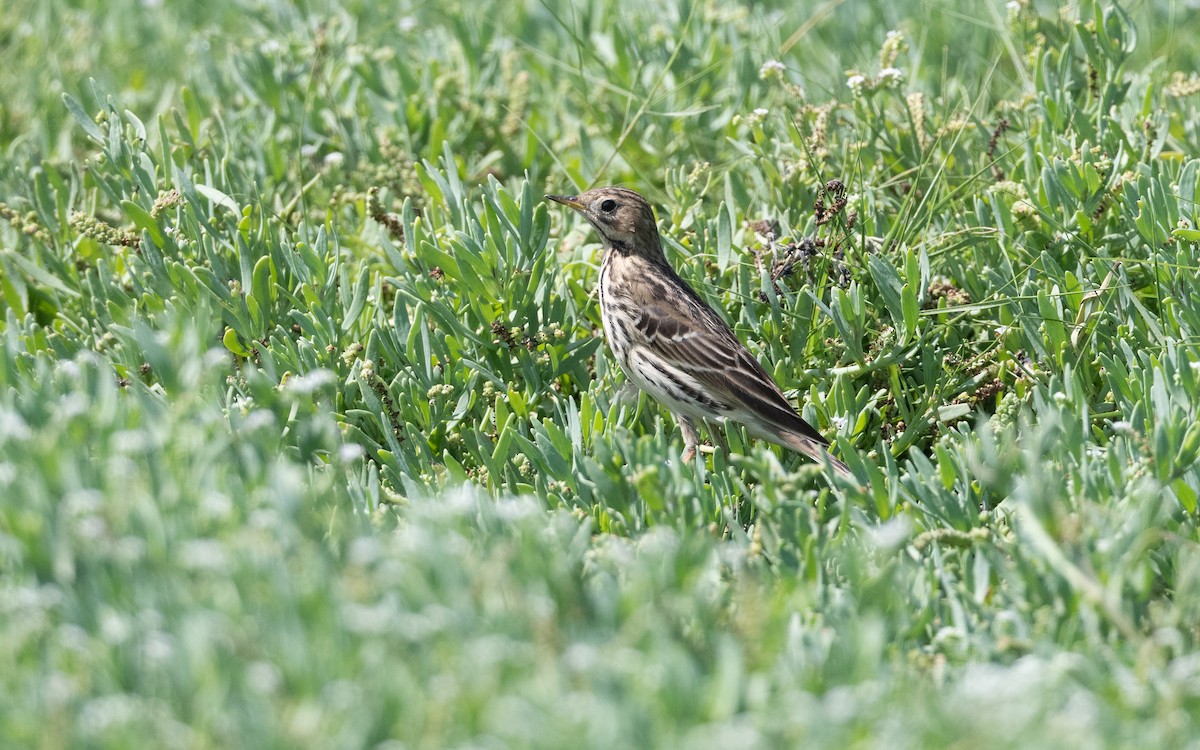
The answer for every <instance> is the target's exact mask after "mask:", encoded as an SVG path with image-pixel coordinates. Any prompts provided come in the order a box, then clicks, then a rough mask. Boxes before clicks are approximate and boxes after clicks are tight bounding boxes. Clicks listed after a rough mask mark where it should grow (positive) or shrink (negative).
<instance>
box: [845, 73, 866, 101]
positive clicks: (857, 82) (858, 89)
mask: <svg viewBox="0 0 1200 750" xmlns="http://www.w3.org/2000/svg"><path fill="white" fill-rule="evenodd" d="M866 82H867V77H866V76H864V75H862V74H860V73H855V74H854V75H852V76H850V77H849V78H847V79H846V85H847V86H849V87H850V91H851V92H853V94H854V95H855V96H861V95H862V92H863V86H864V85H865V84H866Z"/></svg>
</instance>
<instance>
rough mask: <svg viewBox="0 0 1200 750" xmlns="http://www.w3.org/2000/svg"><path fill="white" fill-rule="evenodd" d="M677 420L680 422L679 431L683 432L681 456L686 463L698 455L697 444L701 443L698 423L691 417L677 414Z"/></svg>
mask: <svg viewBox="0 0 1200 750" xmlns="http://www.w3.org/2000/svg"><path fill="white" fill-rule="evenodd" d="M675 421H677V422H679V431H680V432H682V433H683V455H681V456H680V457H679V458H680V460H681V461H683V462H684V463H685V464H686V463H687V462H688V461H691V460H692V459H693V458H695V457H696V446H697V445H699V444H700V434H699V433H698V432H696V423H695V422H693V421H692V419H691V417H685V416H683V415H682V414H676V415H675Z"/></svg>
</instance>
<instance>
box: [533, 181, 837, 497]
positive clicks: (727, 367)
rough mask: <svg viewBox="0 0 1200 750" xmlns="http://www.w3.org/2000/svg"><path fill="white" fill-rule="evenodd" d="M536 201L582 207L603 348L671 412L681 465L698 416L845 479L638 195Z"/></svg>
mask: <svg viewBox="0 0 1200 750" xmlns="http://www.w3.org/2000/svg"><path fill="white" fill-rule="evenodd" d="M546 199H547V200H551V201H554V202H555V203H561V204H562V205H564V206H567V207H568V208H571V209H573V210H575V211H577V212H578V213H580V214H582V215H583V217H584V218H585V219H587V221H588V223H590V224H591V225H592V227H594V228H595V230H596V232H597V233H598V234H599V235H600V239H601V240H602V241H603V244H604V258H603V260H602V261H601V264H600V283H599V296H600V317H601V320H602V322H603V324H604V332H605V338H606V339H607V340H608V346H609V349H610V350H611V351H612V353H613V356H614V357H615V358H616V360H617V362H618V364H620V366H621V369H622V370H623V371H624V372H625V376H626V377H627V378H628V379H629V381H631V382H632V383H633V384H634V385H635V386H637V387H638V388H639V389H641V390H642V391H644V392H646V393H647V394H648V395H650V396H651V397H653V398H654V399H655V400H657V401H658V402H659V403H661V404H662V405H663V406H665V407H666V408H667V409H668V410H669V411H670V412H671V413H672V414H674V416H675V419H676V421H677V422H678V423H679V430H680V432H681V433H682V435H683V442H684V450H683V454H682V455H681V457H680V458H681V459H682V461H683V462H685V463H686V462H688V461H691V460H692V459H693V458H694V457H695V455H696V449H697V446H698V445H699V433H698V432H697V429H696V428H697V424H698V423H705V424H707V425H709V426H710V427H711V426H712V425H713V424H723V423H727V422H736V423H739V424H742V425H745V427H746V429H747V430H748V432H749V433H750V434H751V435H752V436H754V437H756V438H759V439H763V440H768V441H770V442H773V443H776V444H778V445H782V446H784V447H787V448H790V449H792V450H795V451H799V452H800V453H802V454H804V455H806V456H808V457H809V458H811V459H812V460H814V461H816V462H817V463H820V464H827V465H829V466H830V467H832V468H833V469H834V471H836V472H837V473H838V474H839V475H841V476H842V477H845V478H852V477H853V474H852V473H851V472H850V469H849V467H847V466H846V464H845V463H843V462H842V461H840V460H838V459H837V458H835V457H834V456H833V455H832V454H831V453H830V452H829V442H828V441H827V440H825V438H824V437H822V436H821V433H819V432H817V430H816V429H815V428H814V427H813V426H812V425H810V424H809V423H808V422H806V421H804V419H803V418H802V417H801V416H800V415H799V414H798V413H797V412H796V410H795V408H793V406H792V404H791V402H789V401H788V399H787V397H786V396H784V395H783V391H781V390H780V388H779V386H778V385H777V384H776V383H775V380H774V379H773V378H772V377H771V376H770V375H769V374H767V371H766V370H765V369H764V368H763V366H762V364H760V363H759V361H758V360H757V359H755V357H754V355H752V354H751V353H750V351H749V350H747V349H746V346H745V345H744V344H743V343H742V342H741V341H740V340H739V339H738V337H737V336H736V335H734V333H733V331H732V330H731V329H730V327H729V325H728V324H727V323H726V322H725V320H724V318H722V317H721V316H720V315H719V314H718V313H717V312H716V311H715V310H714V309H713V308H712V307H711V306H709V304H708V303H706V302H705V301H704V300H703V299H701V297H700V295H699V294H697V293H696V291H695V290H694V289H693V288H692V287H691V286H689V285H688V283H687V282H686V281H684V280H683V279H682V278H681V277H680V276H679V274H678V273H676V272H675V270H674V269H673V268H672V267H671V265H670V264H669V263H668V262H667V257H666V255H665V254H664V253H663V249H662V241H661V239H660V238H659V235H658V224H657V223H656V221H655V218H654V210H653V209H652V208H651V207H650V204H649V203H648V202H647V201H646V199H645V198H643V197H642V196H641V195H640V194H638V193H637V192H635V191H633V190H629V189H628V188H623V187H599V188H593V189H591V190H588V191H586V192H584V193H580V194H579V195H547V196H546Z"/></svg>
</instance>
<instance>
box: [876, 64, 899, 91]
mask: <svg viewBox="0 0 1200 750" xmlns="http://www.w3.org/2000/svg"><path fill="white" fill-rule="evenodd" d="M879 80H880V82H881V83H883V85H884V86H888V87H894V86H899V85H900V82H901V81H903V80H904V73H903V72H901V70H900V69H899V68H884V69H883V70H881V71H879Z"/></svg>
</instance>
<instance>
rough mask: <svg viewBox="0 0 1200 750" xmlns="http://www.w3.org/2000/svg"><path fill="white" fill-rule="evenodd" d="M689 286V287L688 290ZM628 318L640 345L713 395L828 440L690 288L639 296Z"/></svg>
mask: <svg viewBox="0 0 1200 750" xmlns="http://www.w3.org/2000/svg"><path fill="white" fill-rule="evenodd" d="M688 291H690V290H688ZM640 302H641V303H642V304H641V305H640V306H639V308H638V314H637V315H636V316H635V319H634V324H635V327H636V328H637V330H638V331H639V332H640V334H641V337H642V339H643V340H642V341H641V342H640V343H641V344H642V346H644V347H645V348H646V350H648V352H649V353H650V354H651V355H652V356H653V357H654V358H657V359H659V360H661V361H662V362H663V364H665V365H667V366H669V367H673V368H676V369H678V370H680V371H682V372H684V373H687V374H688V375H689V376H691V377H692V378H694V379H695V380H696V381H697V382H698V383H700V384H701V385H702V386H703V387H704V388H705V389H706V390H707V392H708V393H709V395H710V396H711V397H712V398H713V399H714V400H716V401H719V402H722V403H725V404H728V405H730V406H731V407H733V408H739V407H740V408H742V409H746V410H748V411H750V412H752V413H753V414H755V415H757V416H759V417H761V418H762V419H764V420H766V421H767V422H769V423H771V424H774V425H776V426H777V427H779V428H782V429H784V430H788V431H790V432H794V433H797V434H800V435H804V436H805V437H808V438H811V439H813V440H816V441H819V442H820V443H821V445H827V444H828V441H826V440H825V438H824V437H822V436H821V434H820V433H819V432H817V431H816V429H815V428H813V426H812V425H810V424H809V423H808V422H805V421H804V420H803V419H802V418H801V417H800V415H799V414H797V413H796V410H795V409H794V408H793V407H792V405H791V403H790V402H789V401H788V400H787V397H785V396H784V395H783V392H782V391H780V390H779V386H778V385H776V384H775V381H774V380H773V379H772V378H771V376H770V375H768V374H767V371H766V370H764V369H763V366H762V365H761V364H759V362H758V360H756V359H755V358H754V356H753V355H752V354H750V352H749V351H747V350H746V347H745V346H743V345H742V343H741V342H740V341H738V339H737V337H736V336H734V335H733V331H731V330H729V326H728V325H726V324H725V321H723V320H721V318H720V316H718V315H717V314H716V312H714V311H713V310H712V308H710V307H709V306H708V305H706V304H705V303H704V302H703V301H702V300H700V298H699V297H698V296H695V293H694V292H692V293H691V294H690V295H687V296H684V297H676V296H675V295H666V296H657V297H655V298H651V299H647V298H643V299H642V300H640Z"/></svg>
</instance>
